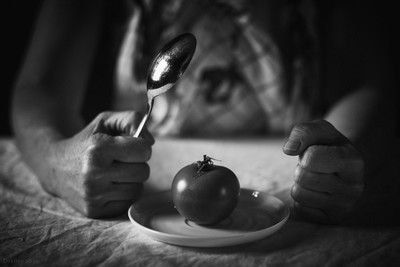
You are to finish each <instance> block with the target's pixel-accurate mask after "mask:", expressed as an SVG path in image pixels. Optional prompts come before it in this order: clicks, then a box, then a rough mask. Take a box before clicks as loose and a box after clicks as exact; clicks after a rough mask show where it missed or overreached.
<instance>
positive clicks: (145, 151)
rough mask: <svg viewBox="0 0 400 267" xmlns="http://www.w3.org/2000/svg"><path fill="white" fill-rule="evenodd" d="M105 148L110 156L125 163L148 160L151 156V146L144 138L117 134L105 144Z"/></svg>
mask: <svg viewBox="0 0 400 267" xmlns="http://www.w3.org/2000/svg"><path fill="white" fill-rule="evenodd" d="M104 149H105V151H107V152H105V153H108V156H109V157H110V158H112V159H114V160H116V161H120V162H125V163H129V162H131V163H134V162H136V163H138V162H146V161H148V160H150V157H151V146H150V145H149V143H148V142H146V141H144V139H142V138H133V137H130V136H116V137H114V138H113V139H112V140H111V141H110V142H106V143H105V144H104Z"/></svg>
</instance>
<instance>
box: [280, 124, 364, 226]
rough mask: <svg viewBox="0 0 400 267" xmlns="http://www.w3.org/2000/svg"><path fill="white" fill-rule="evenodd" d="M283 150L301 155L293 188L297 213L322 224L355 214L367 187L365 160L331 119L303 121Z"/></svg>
mask: <svg viewBox="0 0 400 267" xmlns="http://www.w3.org/2000/svg"><path fill="white" fill-rule="evenodd" d="M283 152H284V153H285V154H287V155H293V156H294V155H298V156H299V163H298V165H297V167H296V169H295V172H294V180H295V183H294V185H293V187H292V190H291V196H292V198H293V200H294V210H295V212H296V214H298V215H300V216H302V217H304V218H306V219H308V220H311V221H314V222H320V223H341V222H345V221H346V220H347V219H348V218H350V217H351V215H352V213H353V211H354V210H355V208H356V206H357V203H358V201H359V200H360V198H361V195H362V193H363V189H364V160H363V158H362V156H361V155H360V153H359V152H358V151H357V149H356V148H355V147H354V145H353V144H352V143H351V142H350V140H348V139H347V138H346V137H345V136H343V135H342V134H341V133H340V132H339V131H338V130H336V129H335V127H334V126H333V125H332V124H330V123H329V122H327V121H324V120H317V121H312V122H308V123H300V124H298V125H296V126H295V127H294V128H293V129H292V131H291V133H290V136H289V138H288V141H287V142H286V144H285V145H284V147H283Z"/></svg>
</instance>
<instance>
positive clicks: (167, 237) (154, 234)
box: [128, 188, 290, 247]
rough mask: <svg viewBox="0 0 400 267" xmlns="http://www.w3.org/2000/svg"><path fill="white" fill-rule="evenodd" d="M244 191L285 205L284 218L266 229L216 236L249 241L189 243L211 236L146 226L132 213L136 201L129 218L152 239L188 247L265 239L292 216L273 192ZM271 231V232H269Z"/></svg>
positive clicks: (222, 239) (162, 191) (286, 206)
mask: <svg viewBox="0 0 400 267" xmlns="http://www.w3.org/2000/svg"><path fill="white" fill-rule="evenodd" d="M170 191H171V190H169V189H167V190H161V191H158V192H154V193H153V194H150V195H147V196H146V197H145V198H148V197H151V196H156V195H161V194H165V193H167V192H170ZM242 191H252V192H259V193H262V194H264V195H267V196H268V197H272V198H274V199H275V200H277V201H279V202H280V204H282V205H283V207H284V215H283V218H282V219H280V220H279V221H278V222H277V223H275V224H273V225H271V226H270V227H267V228H264V229H260V230H256V231H254V232H251V233H238V234H232V235H231V236H224V237H218V238H216V239H217V240H219V241H227V240H229V239H233V240H235V239H238V238H241V237H243V236H244V237H250V238H247V239H249V240H247V241H237V242H233V243H230V244H225V242H219V243H222V245H218V242H215V241H216V240H214V243H215V244H214V245H210V244H208V243H207V244H205V245H204V244H202V243H201V242H200V243H198V244H196V245H188V244H186V242H187V241H191V240H196V241H205V240H210V238H211V237H210V236H205V237H200V236H196V237H193V236H185V235H178V234H170V233H166V232H162V231H157V230H155V229H152V228H149V227H146V226H145V225H143V224H141V223H139V222H138V221H136V220H135V219H134V218H133V217H132V215H131V213H132V211H133V209H134V205H135V203H136V202H135V203H133V204H132V205H131V206H130V207H129V209H128V217H129V220H130V221H131V223H132V224H133V225H135V226H136V227H139V228H140V229H141V231H140V232H141V233H143V234H145V235H146V236H149V237H151V238H152V239H154V240H157V241H160V242H163V243H168V244H172V245H179V246H186V247H222V246H233V245H238V244H244V243H249V242H253V241H256V240H260V239H263V238H265V237H267V236H269V235H272V234H273V233H275V232H276V231H278V230H279V229H280V228H281V227H283V225H284V224H285V223H286V222H287V220H288V219H289V217H290V208H289V207H288V205H287V204H286V203H284V202H283V201H282V200H281V199H279V198H278V197H276V196H274V195H272V194H269V193H267V192H265V191H260V190H255V189H250V188H241V189H240V192H242ZM145 198H144V199H145ZM138 201H141V199H139V200H138ZM263 232H266V233H263ZM269 232H271V233H269ZM258 235H259V236H260V237H259V238H251V237H252V236H255V237H257V236H258ZM171 239H172V240H171ZM173 240H178V241H179V240H182V241H183V242H177V241H175V242H174V241H173ZM185 241H186V242H185Z"/></svg>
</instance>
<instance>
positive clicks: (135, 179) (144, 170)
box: [105, 162, 150, 183]
mask: <svg viewBox="0 0 400 267" xmlns="http://www.w3.org/2000/svg"><path fill="white" fill-rule="evenodd" d="M149 175H150V167H149V165H148V164H146V163H134V164H127V163H122V162H114V163H112V164H111V166H110V168H109V169H108V170H107V171H106V172H105V176H108V177H111V178H110V180H111V182H113V183H141V182H145V181H146V180H147V179H148V178H149Z"/></svg>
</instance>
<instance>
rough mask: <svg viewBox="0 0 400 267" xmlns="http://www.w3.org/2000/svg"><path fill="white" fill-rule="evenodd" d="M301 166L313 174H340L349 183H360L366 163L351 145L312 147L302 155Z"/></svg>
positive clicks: (300, 158)
mask: <svg viewBox="0 0 400 267" xmlns="http://www.w3.org/2000/svg"><path fill="white" fill-rule="evenodd" d="M299 164H300V166H301V167H302V168H303V169H307V170H308V171H311V172H316V173H326V174H338V175H339V176H340V177H341V178H344V179H345V180H346V181H347V182H348V183H352V182H355V183H356V182H359V181H360V179H361V178H362V177H363V173H364V161H363V160H362V157H361V156H360V155H359V153H358V152H357V151H356V149H355V148H354V147H353V146H350V145H342V146H319V145H312V146H310V147H308V148H307V149H306V150H305V151H304V153H303V154H301V155H300V157H299Z"/></svg>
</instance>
